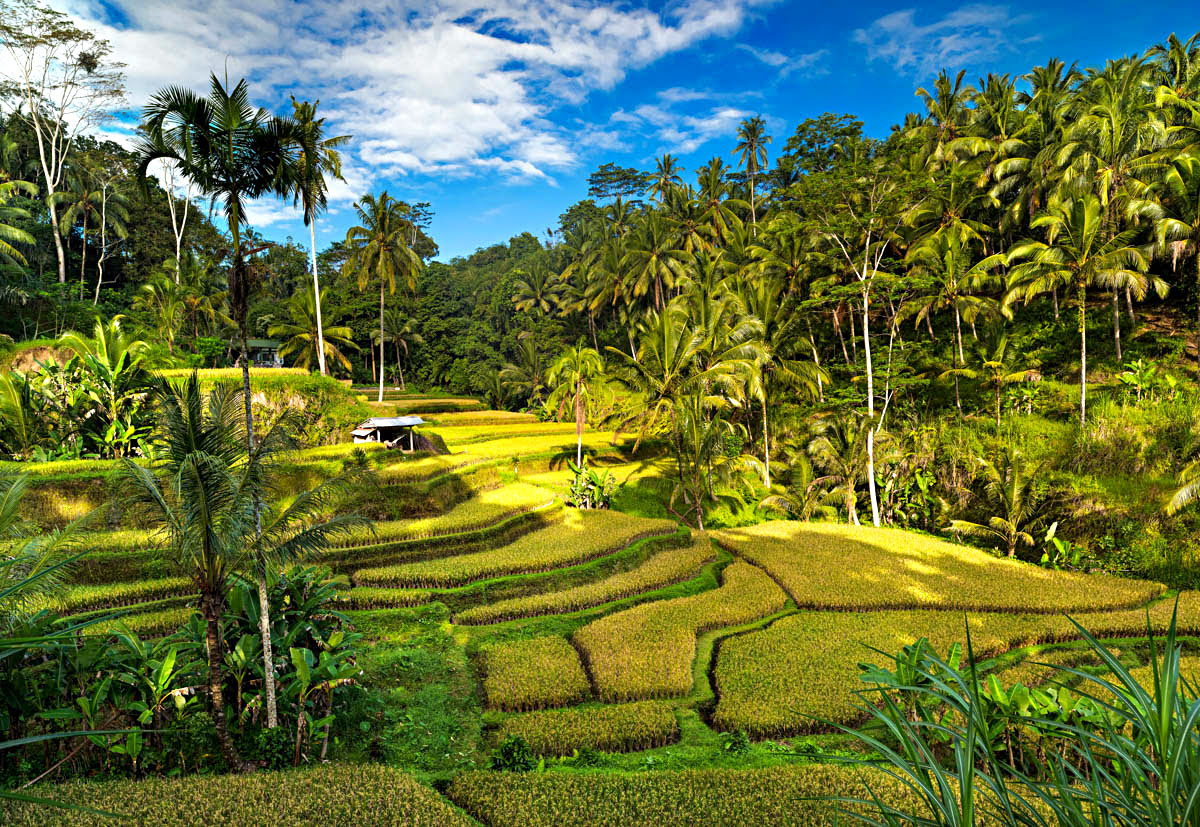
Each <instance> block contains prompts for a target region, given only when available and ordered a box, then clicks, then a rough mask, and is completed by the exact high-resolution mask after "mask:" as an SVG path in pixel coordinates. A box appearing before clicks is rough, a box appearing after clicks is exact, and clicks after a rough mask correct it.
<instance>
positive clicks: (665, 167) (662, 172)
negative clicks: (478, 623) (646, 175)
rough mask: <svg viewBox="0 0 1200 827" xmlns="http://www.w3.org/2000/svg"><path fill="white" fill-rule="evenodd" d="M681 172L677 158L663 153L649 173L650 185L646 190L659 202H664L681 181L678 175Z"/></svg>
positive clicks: (681, 168)
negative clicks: (652, 170)
mask: <svg viewBox="0 0 1200 827" xmlns="http://www.w3.org/2000/svg"><path fill="white" fill-rule="evenodd" d="M682 172H683V167H681V166H679V159H678V158H676V157H675V156H674V155H671V154H667V155H663V156H662V157H661V158H659V159H658V161H657V162H656V164H655V168H654V172H653V173H652V174H651V175H650V186H649V188H648V190H647V191H648V192H649V193H650V196H651V197H652V198H658V201H659V203H660V204H665V203H666V201H667V199H668V198H669V197H670V196H671V193H672V192H674V191H675V188H676V187H678V186H679V185H680V184H681V183H682V182H683V178H682V176H681V175H680V173H682Z"/></svg>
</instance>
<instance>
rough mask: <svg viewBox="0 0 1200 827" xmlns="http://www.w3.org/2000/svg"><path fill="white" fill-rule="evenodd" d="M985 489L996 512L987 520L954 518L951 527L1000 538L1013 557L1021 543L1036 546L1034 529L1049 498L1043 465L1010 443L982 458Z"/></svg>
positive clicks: (962, 531)
mask: <svg viewBox="0 0 1200 827" xmlns="http://www.w3.org/2000/svg"><path fill="white" fill-rule="evenodd" d="M979 469H980V472H981V474H982V477H983V481H984V487H983V493H984V497H985V499H986V500H987V506H988V508H989V509H990V510H991V511H992V512H993V514H994V516H992V517H989V518H988V521H987V524H986V525H984V524H981V523H972V522H969V521H967V520H951V521H950V530H951V531H953V532H957V533H959V534H968V535H972V536H975V537H987V538H991V539H995V540H999V541H1000V543H1001V544H1002V545H1003V546H1004V548H1005V550H1006V552H1007V554H1008V556H1009V557H1013V556H1015V555H1016V553H1017V546H1021V545H1024V546H1032V545H1033V542H1034V541H1033V535H1032V534H1031V533H1030V530H1031V529H1032V528H1033V526H1034V525H1036V524H1037V522H1038V521H1039V520H1040V519H1041V518H1042V516H1043V514H1044V512H1045V508H1046V506H1047V505H1048V504H1049V498H1048V497H1047V494H1046V486H1045V484H1044V483H1042V482H1041V481H1040V479H1039V478H1040V475H1041V470H1042V469H1041V466H1040V465H1034V464H1032V463H1030V462H1027V461H1026V460H1025V458H1024V456H1023V455H1022V454H1021V452H1020V451H1019V450H1017V449H1016V448H1013V447H1012V446H1009V447H1007V448H1006V449H1005V450H1004V451H1003V452H1002V453H1001V454H1000V455H999V457H997V458H996V459H995V460H988V459H983V458H982V457H981V458H980V459H979Z"/></svg>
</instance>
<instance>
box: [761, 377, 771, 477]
mask: <svg viewBox="0 0 1200 827" xmlns="http://www.w3.org/2000/svg"><path fill="white" fill-rule="evenodd" d="M762 408H763V483H764V484H765V485H766V486H767V491H770V490H771V440H770V436H769V434H768V433H767V427H768V426H767V394H766V388H765V386H764V388H763V395H762Z"/></svg>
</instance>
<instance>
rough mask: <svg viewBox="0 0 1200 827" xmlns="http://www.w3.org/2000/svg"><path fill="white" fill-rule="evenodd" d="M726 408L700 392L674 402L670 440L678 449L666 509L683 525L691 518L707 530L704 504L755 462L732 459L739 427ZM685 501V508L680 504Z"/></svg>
mask: <svg viewBox="0 0 1200 827" xmlns="http://www.w3.org/2000/svg"><path fill="white" fill-rule="evenodd" d="M724 407H725V406H724V405H723V404H722V403H721V402H720V401H719V400H715V399H713V398H712V397H710V396H708V395H706V394H704V393H702V392H700V391H699V389H693V390H692V392H690V393H687V394H685V395H684V396H682V397H680V398H679V399H677V400H675V403H674V406H673V409H672V425H671V439H672V442H673V443H674V448H675V469H676V471H675V475H676V478H675V484H674V486H673V487H672V490H671V498H670V500H669V501H668V503H667V508H668V510H669V511H671V513H673V514H675V515H676V516H677V517H679V518H680V519H682V520H683V521H684V522H687V521H688V518H689V517H691V518H693V519H694V520H695V525H696V528H697V529H699V530H700V531H703V530H704V505H705V503H706V502H711V501H714V500H716V499H717V496H716V495H717V492H718V491H719V490H720V489H722V488H726V487H728V486H730V485H731V484H732V483H733V482H734V481H735V480H736V478H737V476H738V472H739V471H740V470H742V469H747V470H748V469H750V468H752V467H753V466H754V464H755V463H754V461H753V460H750V459H749V458H748V457H745V456H731V455H730V453H729V450H728V446H729V445H730V443H731V439H730V438H731V437H733V436H734V435H735V434H736V433H737V431H738V428H737V427H736V426H735V425H734V424H733V423H732V422H730V421H729V420H728V419H726V418H725V417H724V416H723V415H722V409H723V408H724ZM681 502H682V504H683V507H682V509H680V508H679V504H680V503H681Z"/></svg>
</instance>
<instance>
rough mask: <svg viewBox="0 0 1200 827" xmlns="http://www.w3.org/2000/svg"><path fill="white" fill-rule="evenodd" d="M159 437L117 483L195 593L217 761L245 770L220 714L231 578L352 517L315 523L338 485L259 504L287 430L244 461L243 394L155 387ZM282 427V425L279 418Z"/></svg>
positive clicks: (270, 668) (330, 533)
mask: <svg viewBox="0 0 1200 827" xmlns="http://www.w3.org/2000/svg"><path fill="white" fill-rule="evenodd" d="M156 396H157V402H158V411H159V415H160V430H159V439H158V444H157V445H156V450H155V451H154V452H153V460H152V462H151V463H150V464H149V465H142V464H139V463H136V462H133V461H132V460H125V461H123V462H122V464H121V467H120V470H119V472H118V473H119V475H120V478H121V481H122V483H123V485H122V487H121V490H122V496H123V498H124V501H125V504H126V505H127V506H129V507H131V508H132V509H134V510H135V511H136V512H138V513H140V514H142V515H144V516H145V518H146V519H147V520H148V521H149V522H150V524H151V525H153V526H155V527H156V528H157V529H158V530H159V531H160V532H162V533H163V534H165V535H166V539H167V547H168V549H169V553H170V554H171V556H172V557H174V558H175V559H176V560H178V561H180V562H181V563H182V564H183V565H185V566H186V567H187V568H188V570H189V573H190V575H191V578H192V582H193V583H194V584H195V586H196V588H197V590H198V591H199V592H200V613H201V615H202V616H203V617H204V621H205V630H206V633H205V637H206V643H207V647H206V649H207V654H208V687H209V703H210V705H211V706H212V710H213V721H214V723H215V725H216V730H217V737H218V740H219V742H220V744H221V752H222V754H223V755H224V756H225V760H226V761H227V762H228V764H229V766H230V767H231V768H233V769H234V770H236V771H243V770H246V769H249V768H250V767H249V765H247V764H246V763H245V762H244V761H243V760H242V758H241V756H240V755H239V754H238V751H237V748H236V746H235V745H234V743H233V740H232V739H231V738H230V735H229V729H228V722H227V720H226V714H225V700H224V691H225V651H224V649H225V641H224V636H223V634H222V632H221V627H220V620H221V614H222V612H223V610H224V608H225V598H226V594H227V593H228V591H229V578H230V576H231V575H232V574H233V573H234V572H235V571H237V570H238V569H240V568H253V569H254V570H255V573H256V575H258V577H259V578H262V579H265V577H266V576H267V571H268V569H269V568H271V567H276V568H278V567H280V566H282V565H284V564H286V563H288V562H291V561H294V560H296V559H299V558H302V557H305V556H308V555H311V554H313V553H315V552H318V551H320V550H321V549H323V548H325V547H327V545H328V544H329V541H330V539H331V538H332V537H334V536H336V535H337V534H338V533H339V532H341V531H344V530H348V529H350V528H351V527H352V526H354V525H356V524H357V522H358V520H357V519H356V518H345V517H342V518H334V519H333V520H330V521H326V522H318V521H317V520H316V518H315V515H316V514H318V513H320V512H321V511H323V510H324V509H326V508H328V507H329V505H330V503H331V495H333V494H334V493H336V491H337V490H338V483H337V482H335V483H334V484H332V485H331V484H325V485H322V486H319V487H318V488H316V489H313V490H312V491H308V492H305V493H303V494H301V495H300V496H299V497H297V498H296V499H295V500H294V501H292V502H291V503H290V504H289V505H287V506H286V507H282V508H275V507H272V506H270V505H267V506H266V508H265V509H264V503H267V502H268V495H269V494H270V492H271V490H272V485H273V482H274V481H273V479H272V477H273V475H274V463H275V460H276V458H278V457H280V456H281V454H282V453H283V452H284V450H285V448H286V447H287V444H288V443H287V439H286V437H285V432H286V430H287V428H288V427H291V425H292V424H294V422H292V423H290V424H289V423H281V424H276V425H274V426H272V427H271V428H270V429H268V430H267V431H266V433H264V434H262V435H261V438H260V439H258V440H257V441H256V443H255V445H254V449H253V450H252V451H251V452H250V453H249V454H247V453H246V452H245V450H244V448H243V447H242V446H243V445H244V444H245V434H244V425H243V424H242V423H241V422H240V421H239V420H240V413H241V412H240V410H239V409H240V408H241V407H242V400H241V398H240V397H241V391H240V390H239V389H237V388H236V387H233V386H217V387H215V388H213V389H212V390H211V391H210V392H209V394H208V396H207V397H205V395H204V394H203V393H202V391H201V390H200V380H199V378H198V377H197V375H196V374H195V373H194V372H193V373H192V375H191V376H190V377H189V378H188V379H186V380H184V381H183V382H180V383H178V384H171V383H170V382H165V381H163V382H160V384H159V385H158V387H157V390H156ZM285 419H286V417H285ZM268 610H269V606H268V603H267V602H266V601H265V600H263V599H262V595H261V594H260V603H259V628H260V630H261V633H262V637H263V658H264V663H263V665H264V676H265V685H266V688H267V695H268V696H269V697H273V695H274V683H275V668H274V663H273V659H272V656H271V654H270V652H271V632H270V618H269V616H268Z"/></svg>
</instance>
